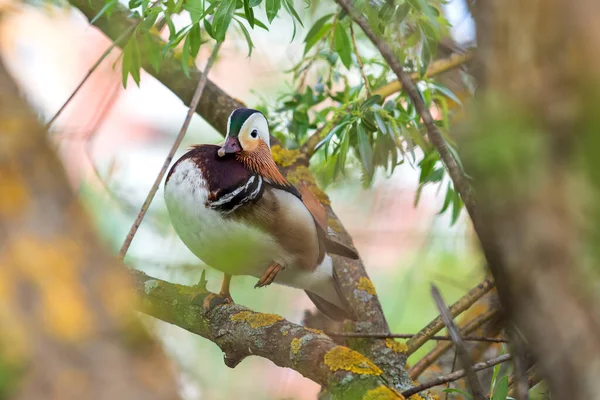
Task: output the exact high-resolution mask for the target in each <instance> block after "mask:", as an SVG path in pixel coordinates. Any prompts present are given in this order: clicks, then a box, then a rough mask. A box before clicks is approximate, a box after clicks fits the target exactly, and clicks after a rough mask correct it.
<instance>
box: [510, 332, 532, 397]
mask: <svg viewBox="0 0 600 400" xmlns="http://www.w3.org/2000/svg"><path fill="white" fill-rule="evenodd" d="M508 335H509V337H510V351H511V353H512V354H513V356H514V360H513V365H514V372H513V376H514V378H515V386H514V392H515V395H516V396H515V397H516V398H517V400H529V382H528V379H527V360H526V349H525V341H524V339H523V337H522V336H521V335H520V333H519V331H518V329H517V327H516V326H514V325H512V326H511V327H510V328H509V334H508Z"/></svg>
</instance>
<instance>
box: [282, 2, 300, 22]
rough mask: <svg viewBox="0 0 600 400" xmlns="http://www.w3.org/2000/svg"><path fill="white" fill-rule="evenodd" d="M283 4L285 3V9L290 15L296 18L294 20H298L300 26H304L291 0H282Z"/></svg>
mask: <svg viewBox="0 0 600 400" xmlns="http://www.w3.org/2000/svg"><path fill="white" fill-rule="evenodd" d="M284 1H285V4H286V5H287V7H286V8H287V10H288V12H289V13H290V15H291V16H292V17H294V18H295V19H296V21H298V23H299V24H300V26H302V27H304V24H303V23H302V19H300V16H299V15H298V13H297V12H296V9H295V8H294V3H293V2H292V0H284Z"/></svg>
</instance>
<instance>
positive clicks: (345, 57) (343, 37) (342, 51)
mask: <svg viewBox="0 0 600 400" xmlns="http://www.w3.org/2000/svg"><path fill="white" fill-rule="evenodd" d="M333 36H334V49H335V51H336V53H338V54H339V55H340V59H341V60H342V63H343V64H344V66H345V67H346V68H347V69H350V67H351V66H352V46H351V45H350V39H349V38H348V34H347V33H346V30H345V29H344V27H343V26H342V24H340V23H337V24H336V25H335V31H334V33H333Z"/></svg>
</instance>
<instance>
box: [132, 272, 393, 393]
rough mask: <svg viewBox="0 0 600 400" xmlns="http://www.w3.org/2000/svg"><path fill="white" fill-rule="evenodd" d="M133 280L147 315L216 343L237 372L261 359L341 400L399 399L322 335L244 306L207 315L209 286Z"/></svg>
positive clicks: (366, 364)
mask: <svg viewBox="0 0 600 400" xmlns="http://www.w3.org/2000/svg"><path fill="white" fill-rule="evenodd" d="M132 274H133V275H134V277H135V282H136V285H135V287H136V292H137V294H138V295H139V296H140V298H141V300H142V301H141V303H140V310H141V311H142V312H144V313H146V314H148V315H151V316H153V317H155V318H158V319H160V320H163V321H165V322H168V323H171V324H174V325H177V326H179V327H181V328H183V329H185V330H187V331H189V332H192V333H195V334H197V335H200V336H202V337H204V338H206V339H208V340H210V341H212V342H214V343H215V344H216V345H217V346H219V348H220V349H221V350H222V351H223V353H224V360H225V364H226V365H227V366H229V367H231V368H234V367H235V366H236V365H238V364H239V363H240V362H241V361H242V360H243V359H244V358H246V357H248V356H250V355H255V356H259V357H263V358H266V359H268V360H271V361H272V362H273V363H275V364H276V365H278V366H280V367H285V368H291V369H293V370H295V371H297V372H299V373H301V374H302V375H303V376H305V377H307V378H309V379H311V380H313V381H314V382H317V383H318V384H320V385H322V386H324V387H327V388H328V390H329V391H330V393H331V394H333V395H334V398H336V399H342V398H344V399H355V398H356V399H360V398H363V396H365V395H366V393H367V392H368V391H369V390H373V389H377V388H380V389H379V390H384V391H386V393H388V394H389V395H390V396H395V395H396V393H395V390H394V389H393V387H388V384H387V383H386V382H385V381H384V379H382V377H381V374H382V371H381V369H380V368H379V367H378V366H376V365H375V364H374V363H373V362H372V361H370V360H369V359H367V358H366V357H364V356H363V355H362V354H360V353H358V352H356V351H354V350H350V349H349V348H347V347H344V346H339V345H337V344H336V343H335V342H333V340H331V338H330V337H328V336H327V335H325V334H324V333H323V332H321V331H317V330H315V329H310V328H305V327H303V326H300V325H296V324H293V323H291V322H289V321H286V320H285V319H283V318H282V317H280V316H278V315H274V314H264V313H258V312H254V311H251V310H249V309H248V308H246V307H244V306H241V305H239V304H226V305H222V306H217V307H215V308H214V309H213V310H211V311H210V312H209V313H208V314H205V313H204V311H203V307H202V303H203V301H204V299H205V297H206V296H208V295H209V294H210V292H208V291H207V290H206V288H205V283H203V282H200V284H199V285H197V286H194V287H189V286H183V285H177V284H173V283H169V282H166V281H163V280H160V279H156V278H153V277H150V276H148V275H146V274H144V273H142V272H139V271H132ZM381 387H383V388H384V389H381ZM386 388H387V389H386ZM398 398H400V397H399V396H398Z"/></svg>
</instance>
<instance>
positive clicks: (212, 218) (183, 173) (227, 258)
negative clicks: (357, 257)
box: [165, 160, 340, 306]
mask: <svg viewBox="0 0 600 400" xmlns="http://www.w3.org/2000/svg"><path fill="white" fill-rule="evenodd" d="M286 195H287V193H284V194H279V195H278V196H279V197H281V199H280V200H281V201H282V202H284V203H291V204H287V206H288V207H291V210H293V211H296V212H293V213H290V214H289V217H291V218H312V217H310V214H309V213H308V210H306V209H305V208H304V206H302V203H301V202H300V201H299V200H297V198H295V197H294V196H291V195H289V196H286ZM290 196H291V197H290ZM288 197H290V198H288ZM207 199H208V189H207V184H206V181H205V179H204V177H203V176H202V173H201V171H200V170H199V169H198V168H197V166H196V165H195V164H194V162H193V161H192V160H183V161H181V162H180V163H179V164H177V167H176V169H175V171H174V172H173V173H172V174H171V176H170V177H169V181H168V182H167V184H166V186H165V202H166V205H167V209H168V211H169V215H170V217H171V223H172V224H173V227H174V228H175V231H176V232H177V234H178V235H179V237H180V238H181V240H182V241H183V243H184V244H185V245H186V246H187V247H188V248H189V249H190V251H191V252H192V253H194V254H195V255H196V257H198V258H200V259H201V260H202V261H203V262H204V263H206V264H207V265H209V266H210V267H212V268H215V269H218V270H220V271H222V272H224V273H227V274H230V275H251V276H254V277H257V278H258V277H261V276H262V275H263V273H264V272H265V271H266V270H267V268H268V267H269V265H270V264H271V263H272V262H273V261H276V262H279V263H280V264H281V265H284V266H285V269H284V270H283V271H281V272H280V273H279V274H278V276H277V278H276V279H275V282H276V283H279V284H283V285H287V286H292V287H296V288H299V289H306V290H311V291H313V292H314V293H316V294H318V295H320V296H321V297H323V298H325V299H327V300H329V301H330V302H332V303H334V304H337V305H338V306H340V304H339V300H338V298H337V295H336V293H335V289H334V287H333V281H332V277H331V258H330V257H329V256H326V257H325V260H323V262H322V263H321V265H319V266H318V267H317V268H316V269H315V270H314V271H307V270H301V269H298V268H294V265H293V260H294V259H295V257H293V256H291V255H290V254H287V253H286V252H285V251H284V249H283V248H282V247H281V246H280V245H279V243H278V242H277V240H276V238H274V237H273V236H271V235H270V234H268V233H266V232H263V231H261V230H259V229H258V228H254V227H252V226H248V225H246V224H242V223H240V222H237V221H235V220H233V219H230V218H224V217H223V216H222V215H221V214H219V213H218V212H217V211H215V210H212V209H210V208H207V207H206V201H207ZM296 203H298V204H296ZM297 208H301V209H297ZM304 214H306V215H304Z"/></svg>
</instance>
